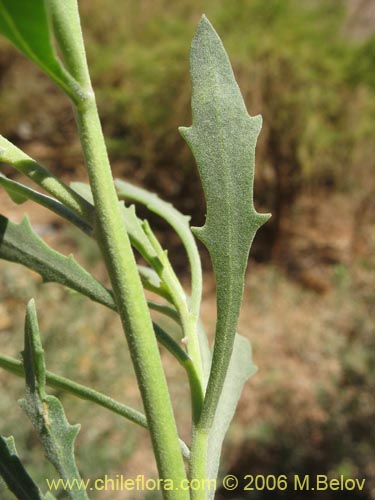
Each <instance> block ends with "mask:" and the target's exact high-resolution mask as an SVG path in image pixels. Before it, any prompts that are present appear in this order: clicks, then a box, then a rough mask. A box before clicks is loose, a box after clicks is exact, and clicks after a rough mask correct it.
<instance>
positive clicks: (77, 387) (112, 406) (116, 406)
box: [0, 354, 190, 458]
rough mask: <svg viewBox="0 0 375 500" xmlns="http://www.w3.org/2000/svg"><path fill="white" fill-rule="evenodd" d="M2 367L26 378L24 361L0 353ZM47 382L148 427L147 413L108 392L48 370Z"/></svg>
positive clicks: (186, 450) (183, 446)
mask: <svg viewBox="0 0 375 500" xmlns="http://www.w3.org/2000/svg"><path fill="white" fill-rule="evenodd" d="M0 367H1V368H3V369H4V370H6V371H7V372H9V373H12V374H13V375H17V376H18V377H22V378H24V376H25V371H24V367H23V363H22V361H19V360H18V359H14V358H11V357H9V356H5V355H3V354H0ZM46 384H47V385H48V386H49V387H53V388H54V389H59V390H62V391H65V392H68V393H69V394H72V395H73V396H76V397H77V398H79V399H83V400H85V401H91V402H92V403H95V404H97V405H98V406H102V407H103V408H106V409H107V410H109V411H111V412H112V413H116V414H117V415H120V416H121V417H124V418H126V419H127V420H129V421H130V422H133V423H134V424H137V425H139V426H140V427H143V428H145V429H148V424H147V419H146V417H145V415H143V413H141V412H139V411H137V410H135V409H134V408H131V407H130V406H127V405H124V404H122V403H119V402H118V401H116V400H115V399H112V398H110V397H109V396H107V395H106V394H103V393H102V392H99V391H96V390H95V389H91V387H87V386H85V385H82V384H79V383H77V382H75V381H73V380H70V379H68V378H65V377H62V376H60V375H56V374H54V373H52V372H49V371H46ZM180 446H181V451H182V454H183V455H184V457H185V458H189V456H190V451H189V448H188V446H187V445H186V444H185V443H184V441H182V439H180Z"/></svg>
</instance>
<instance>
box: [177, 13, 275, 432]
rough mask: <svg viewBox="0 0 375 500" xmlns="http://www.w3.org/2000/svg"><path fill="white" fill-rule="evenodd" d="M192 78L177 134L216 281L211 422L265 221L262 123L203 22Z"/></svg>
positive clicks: (209, 397) (195, 44)
mask: <svg viewBox="0 0 375 500" xmlns="http://www.w3.org/2000/svg"><path fill="white" fill-rule="evenodd" d="M190 74H191V80H192V113H193V125H192V126H191V127H190V128H180V132H181V135H182V137H183V138H184V139H185V140H186V142H187V143H188V145H189V147H190V149H191V150H192V152H193V154H194V157H195V160H196V162H197V165H198V170H199V174H200V177H201V180H202V184H203V189H204V193H205V197H206V205H207V217H206V222H205V225H204V226H203V227H201V228H193V232H194V234H195V235H196V236H197V237H198V238H199V239H200V240H201V241H202V243H203V244H204V245H205V246H206V247H207V249H208V251H209V253H210V257H211V260H212V264H213V268H214V272H215V278H216V290H217V311H218V313H217V314H218V318H217V324H216V341H215V348H214V354H213V362H212V373H211V377H210V381H209V384H208V389H207V398H206V399H207V404H208V406H211V408H210V415H208V414H206V415H202V417H203V418H204V419H206V421H207V422H208V421H210V422H212V418H213V415H214V414H213V412H212V410H213V409H214V408H213V407H215V406H216V405H217V402H218V399H219V396H220V392H221V389H222V386H223V383H224V379H225V374H226V371H227V367H228V363H229V359H230V356H231V352H232V348H233V342H234V337H235V331H236V326H237V322H238V316H239V312H240V307H241V302H242V295H243V285H244V275H245V270H246V265H247V260H248V256H249V251H250V246H251V243H252V241H253V238H254V236H255V233H256V231H257V230H258V229H259V228H260V226H262V224H264V223H265V222H266V221H267V220H268V218H269V217H270V216H269V215H265V214H259V213H257V212H256V210H255V208H254V204H253V183H254V157H255V145H256V140H257V137H258V134H259V132H260V129H261V123H262V120H261V117H260V116H256V117H251V116H249V114H248V112H247V110H246V106H245V103H244V101H243V98H242V95H241V92H240V89H239V87H238V85H237V82H236V80H235V77H234V75H233V71H232V67H231V65H230V62H229V59H228V56H227V53H226V52H225V49H224V47H223V44H222V42H221V40H220V38H219V36H218V35H217V33H216V31H215V30H214V28H213V27H212V25H211V23H210V22H209V21H208V19H207V18H206V17H205V16H203V18H202V19H201V21H200V22H199V24H198V27H197V29H196V32H195V36H194V38H193V41H192V45H191V54H190ZM209 400H211V401H209ZM206 406H207V405H206ZM203 411H205V410H203Z"/></svg>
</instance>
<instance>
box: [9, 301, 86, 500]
mask: <svg viewBox="0 0 375 500" xmlns="http://www.w3.org/2000/svg"><path fill="white" fill-rule="evenodd" d="M22 357H23V365H24V369H25V380H26V397H25V399H22V400H20V401H19V404H20V406H21V407H22V408H23V409H24V410H25V412H26V414H27V416H28V417H29V418H30V420H31V422H32V424H33V427H34V429H35V430H36V432H37V434H38V437H39V439H40V441H41V443H42V445H43V448H44V451H45V454H46V457H47V458H48V460H49V461H50V462H51V463H52V465H53V466H54V467H55V469H56V470H57V472H58V473H59V475H60V477H61V479H63V480H64V481H70V484H72V485H73V488H72V489H71V490H70V489H68V490H67V494H68V496H69V497H70V498H72V500H88V496H87V494H86V492H85V491H84V490H83V489H81V488H80V487H79V485H80V484H81V481H82V479H81V476H80V474H79V472H78V469H77V465H76V462H75V458H74V442H75V439H76V437H77V434H78V433H79V430H80V427H81V426H80V425H78V424H77V425H70V424H69V422H68V420H67V418H66V416H65V412H64V408H63V406H62V404H61V402H60V401H59V400H58V399H57V398H56V397H55V396H49V395H47V394H46V391H45V387H46V366H45V361H44V351H43V347H42V343H41V339H40V333H39V326H38V319H37V314H36V309H35V303H34V300H30V302H29V303H28V305H27V308H26V320H25V348H24V351H23V352H22Z"/></svg>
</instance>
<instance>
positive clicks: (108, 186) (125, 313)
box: [77, 98, 188, 499]
mask: <svg viewBox="0 0 375 500" xmlns="http://www.w3.org/2000/svg"><path fill="white" fill-rule="evenodd" d="M77 123H78V129H79V133H80V137H81V141H82V146H83V150H84V156H85V160H86V165H87V170H88V174H89V179H90V186H91V190H92V193H93V196H94V201H95V207H96V211H97V227H96V231H97V238H98V242H99V245H100V247H101V250H102V253H103V257H104V260H105V262H106V266H107V269H108V273H109V276H110V279H111V283H112V287H113V292H114V296H115V300H116V304H117V308H118V311H119V314H120V317H121V320H122V324H123V327H124V332H125V335H126V337H127V341H128V345H129V350H130V354H131V357H132V360H133V364H134V368H135V372H136V376H137V380H138V385H139V388H140V391H141V395H142V400H143V404H144V407H145V412H146V416H147V420H148V423H149V428H150V433H151V438H152V442H153V446H154V452H155V456H156V461H157V464H158V469H159V474H160V477H161V478H164V479H172V480H173V481H174V482H175V484H178V483H179V481H181V479H183V478H184V477H185V469H184V464H183V461H182V457H181V455H180V450H179V444H178V436H177V429H176V425H175V421H174V415H173V411H172V406H171V403H170V398H169V393H168V388H167V383H166V380H165V376H164V372H163V367H162V364H161V360H160V355H159V351H158V347H157V343H156V339H155V336H154V331H153V328H152V322H151V318H150V314H149V311H148V307H147V302H146V299H145V296H144V293H143V287H142V283H141V280H140V278H139V274H138V270H137V266H136V262H135V258H134V255H133V252H132V249H131V245H130V241H129V238H128V235H127V233H126V231H125V230H124V226H123V221H122V216H121V212H120V209H119V205H118V201H117V196H116V191H115V188H114V184H113V180H112V175H111V170H110V165H109V162H108V157H107V151H106V148H105V144H104V138H103V135H102V130H101V126H100V122H99V117H98V114H97V108H96V104H95V100H94V98H91V99H90V100H89V102H87V103H86V105H85V107H84V108H81V109H77ZM164 494H165V498H173V497H174V498H176V497H175V495H174V494H173V493H171V492H167V491H165V492H164ZM182 498H186V499H187V498H188V495H187V494H186V495H182V496H181V499H182Z"/></svg>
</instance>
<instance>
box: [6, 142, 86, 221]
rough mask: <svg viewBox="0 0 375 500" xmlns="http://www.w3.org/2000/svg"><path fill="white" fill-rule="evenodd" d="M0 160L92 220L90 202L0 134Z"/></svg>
mask: <svg viewBox="0 0 375 500" xmlns="http://www.w3.org/2000/svg"><path fill="white" fill-rule="evenodd" d="M0 162H4V163H8V164H9V165H12V167H14V168H15V169H17V170H18V171H19V172H21V173H22V174H24V175H26V176H27V177H29V178H30V179H31V180H33V181H34V182H35V183H36V184H38V185H39V186H41V187H42V188H43V189H45V190H46V191H47V193H49V194H51V195H52V196H54V197H55V198H56V199H57V200H59V201H60V202H61V203H63V204H64V205H66V206H67V207H68V208H70V209H71V210H73V212H75V213H76V214H77V215H79V216H80V217H82V218H83V219H84V220H85V221H87V222H89V223H90V222H91V221H92V220H93V218H94V207H93V206H92V205H91V203H89V202H87V201H86V200H85V199H84V198H82V197H81V196H80V195H79V194H78V193H76V192H75V191H74V190H73V189H71V188H70V187H68V186H67V185H66V184H64V183H63V182H62V181H61V180H60V179H58V178H57V177H56V176H55V175H53V174H52V173H51V172H49V171H48V170H47V169H46V168H44V167H43V166H42V165H40V164H39V163H38V162H36V161H35V160H33V159H32V158H30V156H28V155H27V154H26V153H24V152H23V151H21V149H19V148H17V147H16V146H15V145H14V144H12V143H11V142H9V141H8V140H7V139H5V137H3V136H2V135H0Z"/></svg>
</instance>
